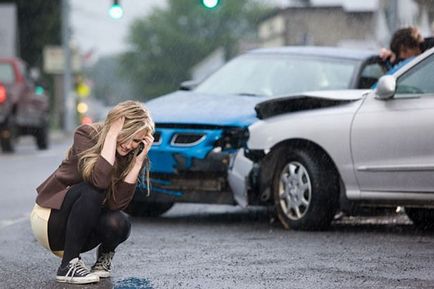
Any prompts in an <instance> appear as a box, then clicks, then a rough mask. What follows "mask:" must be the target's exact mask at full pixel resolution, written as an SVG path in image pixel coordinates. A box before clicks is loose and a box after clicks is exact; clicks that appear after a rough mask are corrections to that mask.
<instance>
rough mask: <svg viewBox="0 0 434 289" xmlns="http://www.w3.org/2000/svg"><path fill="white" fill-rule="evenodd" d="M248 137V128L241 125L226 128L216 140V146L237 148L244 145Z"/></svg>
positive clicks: (224, 148) (227, 148) (223, 148)
mask: <svg viewBox="0 0 434 289" xmlns="http://www.w3.org/2000/svg"><path fill="white" fill-rule="evenodd" d="M248 138H249V130H248V129H247V128H242V127H233V128H227V129H225V130H224V131H223V134H222V137H221V138H220V139H219V140H217V142H216V145H215V146H216V147H220V148H221V149H222V150H231V149H239V148H242V147H244V146H245V145H246V142H247V140H248Z"/></svg>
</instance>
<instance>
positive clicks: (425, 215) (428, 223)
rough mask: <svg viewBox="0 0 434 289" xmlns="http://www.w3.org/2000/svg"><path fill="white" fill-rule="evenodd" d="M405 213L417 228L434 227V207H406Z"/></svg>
mask: <svg viewBox="0 0 434 289" xmlns="http://www.w3.org/2000/svg"><path fill="white" fill-rule="evenodd" d="M405 213H406V214H407V216H408V217H409V218H410V220H411V221H412V222H413V224H414V225H415V226H416V227H417V228H420V229H424V230H425V229H433V228H434V209H426V208H405Z"/></svg>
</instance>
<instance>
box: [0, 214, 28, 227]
mask: <svg viewBox="0 0 434 289" xmlns="http://www.w3.org/2000/svg"><path fill="white" fill-rule="evenodd" d="M28 220H29V216H25V217H21V218H18V219H11V220H0V230H1V229H3V228H6V227H8V226H11V225H14V224H18V223H22V222H24V221H28Z"/></svg>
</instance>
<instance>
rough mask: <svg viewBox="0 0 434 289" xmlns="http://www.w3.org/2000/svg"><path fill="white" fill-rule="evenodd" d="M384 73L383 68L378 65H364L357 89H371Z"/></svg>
mask: <svg viewBox="0 0 434 289" xmlns="http://www.w3.org/2000/svg"><path fill="white" fill-rule="evenodd" d="M385 72H386V71H385V68H384V67H383V66H382V65H381V64H380V63H371V64H368V65H366V66H365V67H364V68H363V70H362V73H361V75H360V81H359V86H358V88H371V87H372V85H374V84H375V83H377V81H378V79H379V78H380V77H381V76H382V75H384V73H385Z"/></svg>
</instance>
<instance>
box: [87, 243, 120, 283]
mask: <svg viewBox="0 0 434 289" xmlns="http://www.w3.org/2000/svg"><path fill="white" fill-rule="evenodd" d="M114 254H115V252H108V253H100V252H99V250H98V253H97V255H98V258H97V260H96V262H95V265H93V266H92V270H91V272H92V273H93V274H95V275H98V276H99V277H100V278H108V277H110V270H111V266H112V259H113V256H114Z"/></svg>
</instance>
